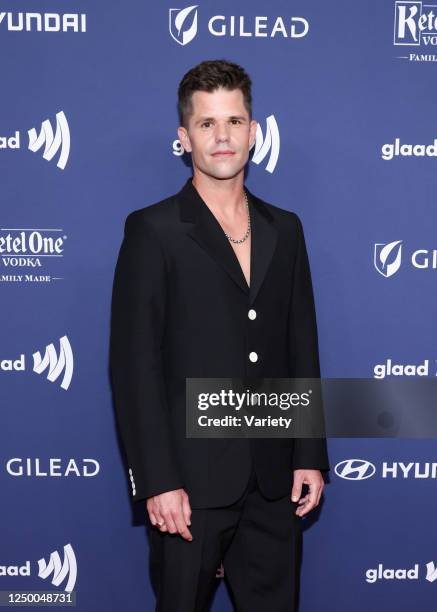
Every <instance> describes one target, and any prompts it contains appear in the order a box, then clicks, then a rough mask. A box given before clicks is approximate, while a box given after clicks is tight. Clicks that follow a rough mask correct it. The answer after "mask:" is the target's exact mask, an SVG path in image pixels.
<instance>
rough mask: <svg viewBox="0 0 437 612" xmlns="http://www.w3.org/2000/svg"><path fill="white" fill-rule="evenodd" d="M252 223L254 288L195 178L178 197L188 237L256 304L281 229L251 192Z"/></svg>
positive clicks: (251, 265) (251, 271) (248, 192)
mask: <svg viewBox="0 0 437 612" xmlns="http://www.w3.org/2000/svg"><path fill="white" fill-rule="evenodd" d="M246 191H247V194H248V202H249V213H250V221H251V257H250V288H249V287H248V285H247V282H246V279H245V277H244V274H243V271H242V269H241V266H240V263H239V261H238V258H237V256H236V255H235V252H234V250H233V248H232V246H231V244H230V242H229V240H228V239H227V238H226V236H225V233H224V232H223V229H222V227H221V225H220V223H219V222H218V221H217V219H216V218H215V217H214V215H213V213H212V212H211V211H210V209H209V208H208V206H207V205H206V204H205V202H204V201H203V200H202V198H201V197H200V194H199V192H198V191H197V189H196V188H195V187H194V185H193V183H192V181H191V178H189V179H188V180H187V182H186V183H185V185H184V187H183V188H182V189H181V191H180V192H179V193H178V194H177V198H178V202H179V211H180V218H181V221H182V222H184V223H189V224H191V225H190V226H189V227H188V229H187V235H188V236H190V237H191V238H192V239H193V240H195V241H196V242H197V244H199V246H201V247H202V248H203V249H204V250H205V251H206V252H207V253H208V254H209V255H210V256H211V257H212V258H213V259H214V261H216V262H217V263H218V264H219V265H220V266H221V267H222V268H223V269H224V270H225V271H226V272H227V274H229V276H230V277H231V278H232V280H233V281H234V282H235V283H236V284H237V285H238V286H239V287H240V289H241V290H242V291H244V293H246V294H247V295H248V300H249V303H250V304H252V303H253V302H254V300H255V298H256V296H257V294H258V291H259V289H260V287H261V285H262V282H263V280H264V278H265V275H266V273H267V270H268V267H269V265H270V262H271V259H272V256H273V252H274V250H275V247H276V242H277V230H276V228H275V227H274V225H273V223H272V219H273V217H272V215H271V214H270V213H269V211H268V210H267V208H266V206H265V205H264V204H263V203H262V202H261V201H260V200H259V199H258V198H257V197H256V196H254V195H252V194H251V193H250V191H248V190H247V188H246Z"/></svg>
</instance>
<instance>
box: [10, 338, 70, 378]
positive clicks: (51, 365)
mask: <svg viewBox="0 0 437 612" xmlns="http://www.w3.org/2000/svg"><path fill="white" fill-rule="evenodd" d="M59 343H60V351H59V356H58V355H57V354H56V349H55V347H54V346H53V344H49V345H48V346H46V350H45V354H44V357H41V354H40V352H39V351H36V352H35V353H33V371H34V372H36V373H37V374H42V373H43V372H44V370H46V369H47V368H48V373H47V380H49V381H50V382H55V381H56V380H57V379H58V378H59V377H60V376H61V375H62V373H64V375H63V378H62V381H61V384H60V386H61V387H62V389H65V390H67V389H68V387H69V386H70V383H71V379H72V377H73V351H72V349H71V345H70V342H69V340H68V338H67V336H62V338H61V339H60V340H59ZM25 369H26V359H25V355H24V353H22V354H21V355H20V357H18V359H3V360H1V361H0V371H4V372H12V371H16V372H24V371H25Z"/></svg>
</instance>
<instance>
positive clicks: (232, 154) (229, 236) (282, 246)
mask: <svg viewBox="0 0 437 612" xmlns="http://www.w3.org/2000/svg"><path fill="white" fill-rule="evenodd" d="M178 93H179V105H178V108H179V115H180V127H179V128H178V135H179V138H180V141H181V143H182V145H183V147H184V149H185V151H187V152H189V153H191V157H192V164H193V177H192V178H189V179H188V180H187V181H186V183H185V185H184V186H183V188H182V189H181V191H179V193H177V194H175V195H173V196H171V197H168V198H166V199H165V200H162V201H160V202H158V203H156V204H153V205H151V206H147V207H145V208H143V209H140V210H136V211H134V212H132V213H131V214H129V215H128V217H127V219H126V223H125V236H124V240H123V243H122V246H121V249H120V253H119V257H118V262H117V267H116V271H115V278H114V287H113V301H112V319H111V343H110V355H111V357H110V360H111V375H112V385H113V392H114V400H115V407H116V414H117V421H118V424H119V428H120V433H121V439H122V442H123V445H124V448H125V451H126V456H127V463H128V471H129V477H130V481H131V486H132V498H133V499H134V500H147V501H146V504H147V511H148V532H149V538H150V540H149V542H150V569H151V575H152V582H153V586H154V589H155V592H156V596H157V607H156V610H157V611H159V612H204V611H206V610H208V609H209V605H210V600H211V596H212V593H213V591H214V584H215V575H216V570H217V568H218V566H219V565H220V563H221V562H223V566H224V570H225V578H226V579H227V580H228V582H229V586H230V588H231V592H232V595H233V597H234V599H235V603H236V606H237V609H238V610H239V611H240V612H246V611H247V612H249V611H250V612H261V611H262V612H265V611H266V610H267V609H269V610H271V611H272V612H285V611H288V612H291V611H293V610H295V609H296V607H295V606H296V595H297V590H298V570H299V562H300V546H301V528H302V525H301V519H302V517H303V516H305V515H306V514H308V512H309V511H310V510H312V509H313V508H315V507H316V506H317V505H318V504H319V501H320V497H321V494H322V490H323V478H322V474H321V471H324V470H328V469H329V466H328V458H327V452H326V442H325V440H324V439H248V438H234V439H194V438H187V437H186V435H185V417H186V415H185V379H186V378H188V377H196V378H203V377H205V378H207V377H208V378H220V377H223V378H228V377H229V378H238V377H241V378H250V377H273V378H274V377H278V378H281V377H282V378H287V377H308V378H310V377H312V378H315V377H319V376H320V371H319V358H318V345H317V329H316V316H315V309H314V301H313V291H312V285H311V276H310V270H309V264H308V257H307V252H306V247H305V241H304V235H303V230H302V224H301V222H300V220H299V218H298V217H297V215H296V214H294V213H292V212H288V211H286V210H283V209H281V208H278V207H276V206H273V205H271V204H268V203H266V202H263V201H262V200H261V199H259V198H257V197H256V196H254V195H253V194H252V193H251V192H250V191H249V190H248V189H247V188H245V187H244V183H243V181H244V168H245V166H246V164H247V162H248V157H249V150H250V148H251V147H252V146H253V144H254V142H255V137H256V125H257V124H256V122H255V121H254V120H253V119H252V109H251V81H250V78H249V76H248V75H247V74H246V73H245V71H244V70H243V69H242V68H241V67H240V66H238V65H236V64H234V63H231V62H227V61H224V60H217V61H205V62H202V63H201V64H199V65H198V66H196V67H194V68H193V69H191V70H190V71H189V72H188V73H187V74H186V75H185V76H184V77H183V79H182V81H181V83H180V85H179V92H178ZM304 485H306V487H305V491H304Z"/></svg>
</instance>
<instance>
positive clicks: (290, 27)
mask: <svg viewBox="0 0 437 612" xmlns="http://www.w3.org/2000/svg"><path fill="white" fill-rule="evenodd" d="M197 7H198V5H197V4H196V5H192V6H187V7H186V8H183V9H179V8H171V9H169V32H170V35H171V37H172V38H173V40H175V41H176V42H177V43H179V44H180V45H186V44H188V43H189V42H191V41H192V40H193V38H194V37H195V36H196V34H197V18H198V12H197ZM273 19H274V22H273V23H271V22H269V18H268V17H261V16H255V17H254V18H253V23H251V24H248V19H247V18H246V17H245V16H244V15H239V16H235V15H228V16H225V15H213V16H212V17H210V18H209V20H208V33H209V34H210V35H211V36H224V37H226V36H229V37H236V36H238V37H240V38H252V37H254V38H274V37H275V36H277V35H279V36H282V38H303V37H304V36H306V35H307V34H308V30H309V23H308V20H307V19H305V18H304V17H289V18H288V19H284V18H283V17H276V18H273ZM288 21H289V24H288V23H287V22H288Z"/></svg>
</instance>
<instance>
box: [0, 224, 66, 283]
mask: <svg viewBox="0 0 437 612" xmlns="http://www.w3.org/2000/svg"><path fill="white" fill-rule="evenodd" d="M50 234H54V235H50ZM56 234H58V235H57V236H56ZM59 234H61V235H59ZM66 240H67V236H66V235H65V234H64V231H63V230H62V229H39V228H19V227H18V228H17V227H15V228H13V227H2V228H0V264H3V266H4V267H5V268H41V267H42V266H43V263H44V264H47V262H49V261H50V260H52V261H59V259H62V258H63V257H64V248H65V246H64V243H65V241H66ZM52 280H62V277H58V276H50V275H47V274H0V282H36V283H39V282H51V281H52Z"/></svg>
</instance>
